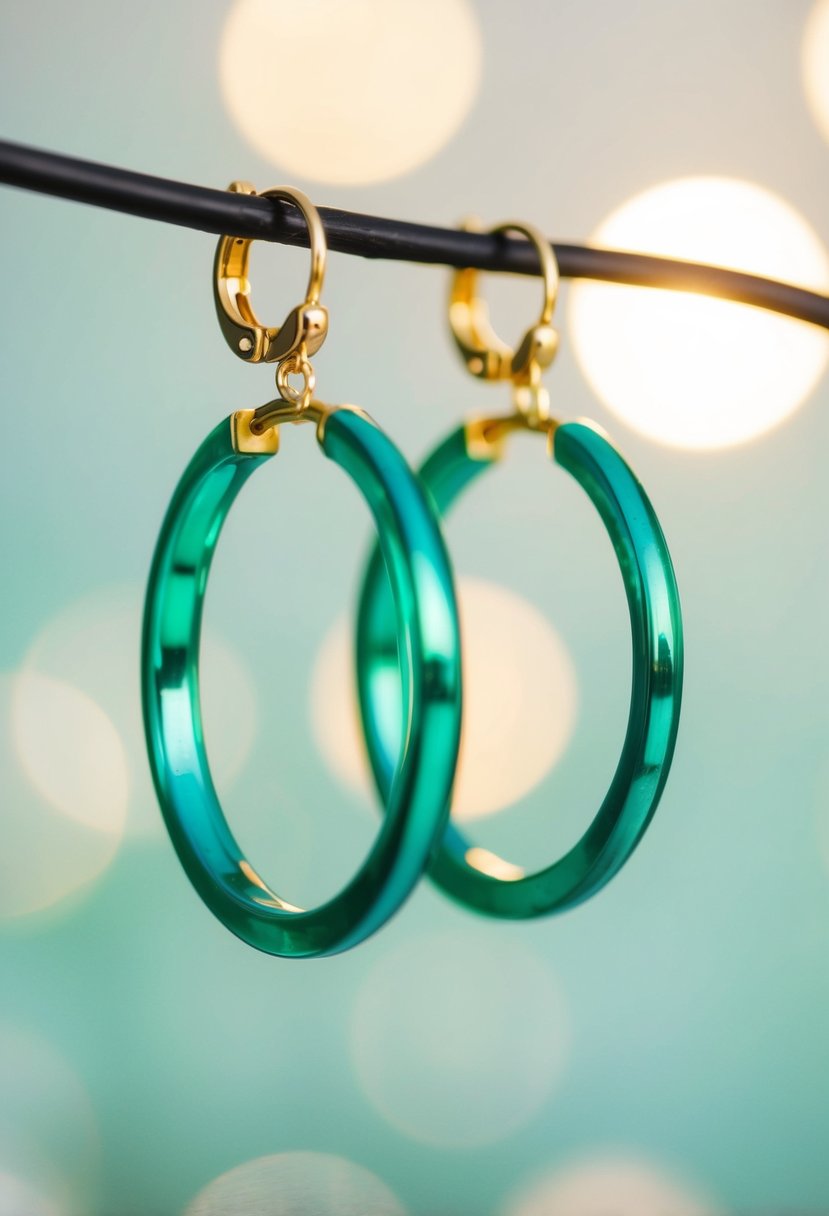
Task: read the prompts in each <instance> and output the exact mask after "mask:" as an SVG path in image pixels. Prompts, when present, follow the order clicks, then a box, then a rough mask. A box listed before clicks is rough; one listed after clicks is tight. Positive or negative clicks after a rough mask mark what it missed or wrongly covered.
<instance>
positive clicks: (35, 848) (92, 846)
mask: <svg viewBox="0 0 829 1216" xmlns="http://www.w3.org/2000/svg"><path fill="white" fill-rule="evenodd" d="M39 709H41V710H42V711H43V723H42V726H43V733H42V734H41V735H39V734H38V717H37V714H38V710H39ZM64 714H65V715H66V717H63V715H64ZM101 743H103V744H104V745H105V746H104V750H103V751H102V752H101V754H100V756H96V754H95V749H96V747H98V746H100V745H101ZM90 757H92V761H91V763H90ZM99 760H100V765H101V767H100V770H99V769H98V767H97V766H98V762H99ZM33 778H34V780H33ZM0 805H2V807H3V839H4V846H3V849H2V852H0V919H10V918H15V917H19V916H25V915H28V914H30V913H32V912H39V911H42V910H43V909H45V908H49V907H51V906H53V905H54V904H57V903H59V902H60V901H61V900H63V899H65V898H66V897H67V896H69V895H71V894H73V893H74V892H76V891H78V890H79V889H81V888H82V887H85V886H87V885H88V884H89V883H91V882H92V881H93V880H95V879H96V878H98V877H99V876H100V875H101V874H102V873H103V872H104V870H105V869H106V868H107V866H108V865H109V864H110V863H111V862H112V860H113V858H114V857H115V854H116V852H117V850H118V846H119V844H120V843H121V839H122V836H123V832H124V822H125V818H124V816H125V807H126V773H125V769H124V766H123V750H122V749H121V745H120V741H119V739H118V736H117V733H116V732H115V730H114V727H113V726H112V723H111V722H109V720H108V719H107V717H106V715H105V714H104V712H103V710H102V709H101V708H100V707H99V706H97V705H96V704H95V703H94V702H93V701H91V700H90V698H89V697H87V696H86V695H85V694H84V693H82V692H80V691H79V690H78V689H75V688H73V687H72V686H71V685H67V684H65V683H62V682H61V683H59V682H57V681H54V680H49V679H46V678H44V677H40V676H34V675H32V674H31V673H24V674H22V675H17V676H15V675H2V676H0Z"/></svg>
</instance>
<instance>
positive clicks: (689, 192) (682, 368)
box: [570, 177, 829, 449]
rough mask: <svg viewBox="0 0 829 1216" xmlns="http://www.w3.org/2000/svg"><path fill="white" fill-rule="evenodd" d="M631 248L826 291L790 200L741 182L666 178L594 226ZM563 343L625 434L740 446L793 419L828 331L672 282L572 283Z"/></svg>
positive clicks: (599, 239)
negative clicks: (664, 285)
mask: <svg viewBox="0 0 829 1216" xmlns="http://www.w3.org/2000/svg"><path fill="white" fill-rule="evenodd" d="M592 240H593V242H594V243H595V244H597V245H603V246H608V247H610V248H615V249H632V250H638V251H640V252H645V253H654V254H660V255H663V256H666V257H677V258H682V259H686V260H692V261H702V262H710V263H714V264H716V265H720V266H726V267H729V268H731V269H735V270H744V271H749V272H751V273H753V274H759V275H765V276H768V277H771V278H775V279H782V280H786V281H789V282H792V283H796V284H798V285H800V286H804V287H809V288H812V289H815V290H817V291H822V292H825V291H826V290H827V287H829V261H828V260H827V255H826V250H825V249H824V247H823V245H822V243H821V241H820V240H819V238H818V237H817V236H816V234H815V233H814V232H813V231H812V229H811V228H810V227H809V225H808V224H807V223H806V221H805V220H804V219H803V217H802V216H800V215H799V214H798V213H797V212H796V211H795V210H794V208H792V207H791V206H789V204H788V203H785V202H784V201H783V200H782V199H780V198H778V197H777V196H776V195H774V194H772V193H771V192H770V191H768V190H765V189H762V188H761V187H760V186H756V185H754V184H752V183H750V182H744V181H735V180H731V179H729V178H718V177H699V178H684V179H681V180H678V181H672V182H666V183H664V184H662V185H659V186H655V187H654V188H652V189H650V190H646V191H645V192H644V193H643V194H640V195H637V196H636V197H635V198H633V199H631V200H630V201H629V202H627V203H625V204H624V205H623V206H621V207H620V208H619V209H618V210H617V211H615V212H614V213H613V214H612V215H611V216H609V217H608V219H606V220H605V221H604V223H602V224H601V225H600V227H599V228H598V230H597V231H596V232H595V233H594V234H593V238H592ZM570 327H571V333H572V341H573V347H574V349H575V353H576V357H577V359H578V361H579V364H580V365H581V368H582V370H583V372H584V374H585V376H586V377H587V379H588V381H589V382H590V385H591V386H592V388H593V389H594V391H595V392H596V394H597V395H598V396H599V397H600V398H601V399H602V401H604V403H605V404H606V405H607V407H608V408H609V409H610V410H612V411H613V413H614V414H616V415H618V417H620V418H621V419H622V420H623V421H624V422H626V423H627V424H628V425H629V426H631V427H633V429H634V430H636V431H639V432H640V433H641V434H643V435H646V436H648V437H649V438H651V439H655V440H657V441H658V442H660V443H665V444H669V445H672V446H675V447H684V448H697V449H699V448H722V447H729V446H731V445H734V444H739V443H745V442H747V441H749V440H751V439H755V438H756V437H757V436H758V435H762V434H764V433H765V432H767V431H769V430H771V429H772V428H773V427H775V426H777V425H779V424H780V423H781V422H782V421H783V420H784V419H786V418H787V417H789V415H791V414H792V413H793V411H794V410H796V409H797V407H798V406H799V405H800V404H801V403H802V402H803V401H804V400H805V399H806V398H807V397H808V396H809V394H810V393H811V392H812V390H813V389H814V387H815V385H816V384H817V382H818V380H819V379H820V377H821V375H822V374H823V372H824V369H825V367H826V362H827V357H829V335H827V334H826V333H825V332H824V331H823V330H820V329H818V328H817V327H815V326H811V325H806V324H804V323H803V322H800V321H795V320H792V319H791V318H788V317H781V316H777V315H775V314H773V313H770V312H765V311H763V310H762V309H759V308H750V307H747V306H745V305H740V304H734V303H732V302H730V301H726V300H713V299H707V298H704V297H701V296H695V295H687V294H682V293H679V292H666V291H661V290H660V291H654V290H652V289H650V288H634V287H625V286H620V285H618V284H607V283H589V282H581V283H577V284H576V285H575V286H574V288H573V291H572V295H571V300H570Z"/></svg>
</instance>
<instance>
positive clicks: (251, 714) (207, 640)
mask: <svg viewBox="0 0 829 1216" xmlns="http://www.w3.org/2000/svg"><path fill="white" fill-rule="evenodd" d="M142 602H143V589H142V588H141V587H137V586H136V587H133V586H123V585H117V586H111V587H104V588H102V589H100V590H97V591H94V592H92V593H91V594H90V595H88V596H85V597H84V598H83V599H81V600H77V601H75V602H74V603H72V604H70V605H68V606H67V607H66V608H64V609H63V610H62V611H61V612H59V613H58V614H57V615H56V616H55V617H53V618H52V620H50V621H49V622H48V623H47V624H46V626H45V627H44V628H43V629H42V630H41V632H40V633H39V634H38V635H37V637H36V638H35V639H34V641H33V643H32V645H31V646H30V648H29V651H28V653H27V655H26V657H25V660H24V664H23V669H22V671H23V673H28V674H29V675H31V676H33V677H39V678H47V679H50V680H56V681H62V682H65V683H68V684H71V685H72V686H73V687H74V688H75V689H77V690H80V692H81V693H83V694H86V696H87V697H90V698H92V700H93V701H94V702H95V703H96V704H97V705H98V706H100V707H101V709H102V710H103V711H104V712H105V713H106V715H107V718H108V719H109V720H110V721H111V722H112V724H113V726H114V728H115V729H116V730H117V732H118V735H119V737H120V740H121V742H122V744H123V747H124V750H125V755H126V765H127V781H128V786H129V793H130V797H129V807H128V815H127V821H126V830H127V832H128V834H129V835H131V836H143V835H151V834H154V833H156V832H163V830H164V828H163V824H162V820H161V814H160V812H159V810H158V804H157V800H156V796H155V792H154V790H153V787H152V781H151V779H150V771H149V767H148V764H147V750H146V745H145V742H144V728H143V725H142V722H141V683H140V671H139V654H140V649H141V607H142ZM201 675H202V688H201V692H202V697H201V701H202V717H203V720H204V732H205V738H206V740H207V746H208V752H209V755H210V768H211V772H212V773H213V776H214V778H215V780H216V783H217V785H218V787H219V789H220V791H221V790H222V788H223V787H226V786H227V785H229V784H230V783H231V782H232V780H233V779H234V777H235V776H236V775H237V774H238V773H239V772H240V771H241V769H242V767H243V766H244V764H245V762H246V760H247V758H248V755H249V754H250V750H251V747H252V745H253V741H254V738H255V736H256V727H257V718H258V711H257V701H256V693H255V689H254V685H253V680H252V677H251V675H250V672H249V671H248V669H247V667H246V666H245V664H244V663H243V661H242V659H241V658H240V657H239V656H238V655H237V653H236V652H235V651H234V650H233V649H231V647H230V646H228V645H227V643H225V642H224V641H223V640H222V639H220V638H218V637H216V635H215V634H214V633H213V632H212V631H211V630H209V629H205V630H203V634H202V661H201ZM55 712H57V707H56V706H53V708H52V711H51V713H52V714H54V713H55ZM32 725H33V727H34V725H35V723H34V722H33V723H32ZM56 742H58V743H59V740H56ZM32 745H33V746H37V741H36V738H35V737H34V735H33V736H32Z"/></svg>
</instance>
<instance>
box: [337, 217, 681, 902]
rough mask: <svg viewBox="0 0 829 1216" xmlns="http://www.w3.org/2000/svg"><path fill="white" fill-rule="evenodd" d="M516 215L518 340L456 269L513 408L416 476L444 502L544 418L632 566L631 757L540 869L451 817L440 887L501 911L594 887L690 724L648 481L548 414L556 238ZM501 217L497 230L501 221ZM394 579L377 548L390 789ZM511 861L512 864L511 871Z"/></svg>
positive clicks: (591, 431) (464, 327)
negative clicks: (504, 335)
mask: <svg viewBox="0 0 829 1216" xmlns="http://www.w3.org/2000/svg"><path fill="white" fill-rule="evenodd" d="M507 228H509V229H517V230H518V231H519V232H523V233H524V234H525V235H526V236H528V238H529V239H530V240H531V241H533V243H534V244H535V246H536V248H537V250H538V252H539V257H540V258H541V261H542V267H543V269H544V279H545V307H544V311H543V312H542V315H541V319H540V321H539V323H538V324H537V325H536V326H535V327H534V328H533V329H531V330H530V331H529V332H528V333H527V335H525V338H524V340H523V342H522V343H521V344H520V346H519V349H518V351H517V352H516V353H515V354H513V353H512V352H511V351H509V349H508V348H506V347H505V346H504V344H503V343H501V342H500V341H499V340H498V339H497V337H496V336H495V335H494V334H493V333H492V331H491V329H490V328H489V323H488V317H487V312H486V305H485V302H484V301H483V300H481V299H480V298H479V297H478V296H476V294H475V290H474V287H475V277H476V272H474V271H468V270H464V271H460V272H458V274H457V275H456V276H455V279H454V282H453V292H452V305H451V314H450V315H451V322H452V328H453V332H454V334H455V338H456V341H457V343H458V346H459V347H460V349H461V352H462V353H463V355H464V358H465V360H466V362H467V366H468V367H470V369H471V370H472V371H473V374H475V375H479V376H481V377H482V378H485V379H511V380H512V381H513V384H514V387H515V398H514V399H515V405H516V410H515V413H513V414H511V415H509V416H507V417H504V418H500V417H494V418H485V419H480V420H477V421H475V422H472V423H469V424H468V425H467V426H465V427H461V428H459V429H458V430H456V431H454V432H453V433H452V434H451V435H449V436H448V438H447V439H446V440H445V441H444V442H443V443H442V444H440V446H439V447H438V448H437V449H436V450H435V451H434V452H433V453H432V455H431V456H430V457H429V458H428V459H427V461H426V462H425V464H424V465H423V467H422V468H421V469H420V472H419V476H420V478H421V481H422V482H423V484H424V485H425V486H426V488H427V490H428V491H429V494H430V495H431V497H432V500H433V502H434V503H435V506H436V507H437V509H438V511H440V513H441V514H445V513H446V511H447V510H448V509H449V508H450V507H451V505H452V503H453V502H454V501H455V499H457V498H458V497H459V496H460V495H461V493H462V492H463V491H464V490H465V489H466V488H467V486H468V485H469V484H470V483H471V482H472V481H473V480H474V479H475V478H476V477H478V476H479V475H480V474H481V473H482V472H483V471H484V470H485V469H488V468H491V467H492V464H493V463H494V462H495V461H496V460H497V459H498V458H499V457H500V456H501V455H502V454H503V450H504V447H505V443H506V441H507V439H508V437H509V436H510V434H511V433H512V432H514V431H516V430H529V431H534V432H540V433H542V434H544V435H546V437H547V444H548V451H549V454H550V456H551V457H552V458H553V459H554V460H555V462H556V463H557V464H559V465H561V467H562V468H564V469H566V470H567V471H568V472H569V473H570V474H571V475H572V476H573V477H574V478H575V479H576V481H577V482H578V483H579V484H580V485H581V486H582V488H583V489H584V490H585V491H586V493H587V494H588V496H589V497H590V499H591V501H592V502H593V504H594V505H595V507H596V509H597V510H598V512H599V514H600V516H601V518H602V520H603V522H604V524H605V527H606V528H607V531H608V533H609V535H610V539H611V541H612V543H613V547H614V550H615V552H616V557H617V559H618V561H619V565H620V568H621V572H622V578H623V580H624V585H625V592H626V595H627V602H628V609H629V612H630V624H631V635H632V643H633V684H632V690H631V705H630V715H629V718H628V726H627V732H626V735H625V741H624V745H623V748H622V754H621V758H620V760H619V764H618V766H617V769H616V773H615V775H614V777H613V780H612V782H611V785H610V788H609V790H608V792H607V795H606V797H605V799H604V801H603V802H602V804H601V806H600V808H599V810H598V812H597V814H596V815H595V817H594V819H593V821H592V823H591V824H590V826H589V827H588V829H587V831H586V832H585V833H584V835H583V836H582V838H581V839H580V840H579V842H578V843H577V844H576V845H575V846H574V847H573V848H572V849H571V850H570V851H569V852H568V853H567V854H565V856H564V857H562V858H561V859H560V860H559V861H557V862H555V863H554V864H552V865H550V866H548V867H546V868H545V869H542V870H539V871H537V872H535V873H532V874H524V873H523V872H521V871H520V870H517V867H515V866H512V865H509V864H504V865H501V864H499V862H500V859H498V858H494V857H493V855H492V854H489V853H487V854H486V855H485V856H482V852H483V851H481V850H476V849H474V848H473V847H471V846H470V843H469V841H468V840H467V839H466V838H465V837H464V836H463V835H462V834H461V833H460V832H459V831H458V830H457V828H455V827H454V826H451V825H450V827H449V828H448V829H447V832H446V835H445V837H444V840H443V845H442V847H441V849H440V851H439V852H438V853H437V855H436V857H435V860H434V861H433V863H432V866H431V870H430V877H431V878H432V879H433V880H434V881H435V882H436V883H437V884H438V886H439V887H441V889H442V890H443V891H445V892H446V893H447V894H448V895H450V896H452V897H453V898H455V899H457V900H459V901H460V902H461V903H463V904H465V905H467V906H468V907H471V908H473V909H475V910H476V911H478V912H481V913H485V914H488V915H491V916H497V917H504V918H515V919H519V918H528V917H537V916H544V915H548V914H551V913H554V912H560V911H563V910H564V909H566V908H569V907H572V906H574V905H576V904H578V903H580V902H581V901H583V900H585V899H587V898H588V897H589V896H591V895H593V894H594V893H595V892H597V891H598V890H599V889H600V888H601V887H602V886H604V884H605V883H607V882H608V881H609V880H610V879H611V878H612V877H613V876H614V874H616V873H617V872H618V871H619V869H620V868H621V867H622V865H624V863H625V861H626V860H627V859H628V857H629V856H630V855H631V853H632V852H633V850H634V848H635V847H636V845H637V844H638V842H639V841H640V840H641V838H642V836H643V834H644V832H645V830H646V828H647V826H648V824H649V823H650V820H651V818H652V816H653V814H654V812H655V810H656V807H657V804H658V802H659V798H660V796H661V794H662V790H663V788H664V785H665V781H666V779H667V776H668V771H669V769H670V765H671V759H672V757H673V752H674V746H675V743H676V735H677V729H678V725H679V711H680V702H681V696H682V673H683V637H682V617H681V611H680V604H679V594H678V591H677V586H676V579H675V577H674V571H673V566H672V563H671V558H670V554H669V552H668V548H667V545H666V543H665V538H664V536H663V534H662V530H661V528H660V526H659V522H658V520H657V518H656V514H655V512H654V510H653V507H652V506H651V504H650V501H649V500H648V497H647V495H646V494H645V492H644V490H643V489H642V486H641V485H640V484H639V482H638V481H637V479H636V477H635V476H634V474H633V473H632V471H631V470H630V468H629V467H628V465H627V464H626V463H625V461H624V460H623V459H622V457H621V456H620V455H619V453H618V452H617V451H616V450H615V448H614V447H613V446H612V444H611V443H610V442H609V440H608V439H607V437H606V436H605V435H604V434H603V433H602V432H601V431H600V430H599V429H598V428H597V427H595V426H593V425H592V424H587V423H581V422H577V423H565V424H561V425H560V424H558V423H556V422H555V421H553V420H552V419H551V418H550V417H549V406H548V401H547V398H546V393H545V392H544V389H543V388H542V386H541V384H540V370H541V368H542V367H543V366H546V365H548V364H549V363H550V362H551V361H552V358H553V356H554V354H555V350H556V346H557V338H556V336H555V331H552V330H551V327H550V320H551V316H552V306H553V303H554V300H555V291H556V284H557V272H556V268H555V265H554V261H553V258H552V252H551V250H550V246H549V245H548V244H547V242H546V240H545V239H544V237H543V236H542V235H541V234H540V233H539V232H537V231H536V230H535V229H533V228H531V227H529V226H528V225H523V224H520V225H519V224H507V225H502V226H501V229H507ZM496 231H497V230H496ZM390 621H391V618H390V613H389V593H388V584H387V580H386V577H385V574H384V571H383V567H382V562H381V559H380V555H379V554H378V553H377V552H375V553H374V554H373V555H372V557H371V559H370V560H369V563H368V566H367V569H366V573H365V577H364V582H363V586H362V590H361V594H360V601H359V607H358V617H357V685H358V694H359V705H360V712H361V716H362V722H363V728H364V733H365V739H366V746H367V750H368V756H369V761H370V764H371V768H372V772H373V775H374V780H375V783H376V785H377V788H378V790H379V793H380V796H381V798H382V799H383V801H384V802H386V800H387V799H388V797H389V794H390V791H391V788H392V779H393V773H394V769H395V764H396V760H397V750H398V744H399V739H400V735H399V733H396V732H395V731H393V730H389V728H388V725H387V721H386V720H385V719H384V717H383V714H382V702H381V696H382V697H384V698H385V699H386V702H388V698H389V696H390V693H389V688H390V686H393V681H394V679H395V678H399V677H397V668H396V666H395V665H394V659H393V652H392V648H391V640H392V637H393V632H392V630H391V626H390ZM501 875H505V876H501Z"/></svg>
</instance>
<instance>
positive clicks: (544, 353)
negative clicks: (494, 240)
mask: <svg viewBox="0 0 829 1216" xmlns="http://www.w3.org/2000/svg"><path fill="white" fill-rule="evenodd" d="M462 227H463V228H464V229H465V230H466V231H467V232H480V231H483V229H482V228H481V227H480V225H479V224H478V223H477V222H476V221H474V220H466V221H465V222H464V223H463V225H462ZM489 231H490V232H491V233H508V232H518V233H521V234H522V235H523V236H525V237H526V238H527V240H528V241H530V242H531V243H532V245H533V246H534V247H535V249H536V251H537V253H538V260H539V263H540V269H541V278H542V284H543V290H544V298H543V303H542V308H541V312H540V314H539V317H538V320H537V321H535V323H534V324H533V325H531V326H530V328H529V329H528V330H527V331H526V333H525V334H524V336H523V338H522V339H521V341H520V342H519V343H518V345H517V346H516V347H515V349H513V348H512V347H511V346H507V344H506V343H505V342H504V341H502V339H501V338H500V337H499V336H498V334H497V333H496V332H495V330H494V328H493V326H492V324H491V322H490V319H489V307H488V305H487V302H486V300H485V299H484V298H483V296H482V295H481V294H480V293H479V291H478V280H479V277H480V271H478V270H477V269H475V268H474V267H468V268H466V269H464V270H458V271H456V272H455V273H454V274H453V276H452V283H451V288H450V294H449V325H450V327H451V330H452V335H453V337H454V339H455V344H456V345H457V347H458V350H459V351H460V353H461V356H462V358H463V360H464V363H465V364H466V367H467V369H468V371H469V372H470V373H471V374H472V375H473V376H475V377H477V378H478V379H481V380H511V381H512V384H513V388H514V394H513V395H514V401H515V405H516V408H517V409H518V410H519V411H520V412H522V413H537V414H545V413H546V411H547V410H548V408H549V403H548V401H547V399H546V392H545V390H544V388H543V386H542V385H541V372H542V371H543V369H544V368H546V367H549V366H550V364H551V363H552V361H553V359H554V358H555V356H556V352H557V350H558V344H559V342H558V332H557V331H556V330H555V329H554V327H553V325H552V319H553V311H554V309H555V305H556V300H557V298H558V286H559V271H558V262H557V260H556V256H555V254H554V252H553V249H552V246H551V245H550V242H549V241H548V240H547V238H546V237H545V236H544V234H543V233H542V232H541V231H540V230H539V229H538V228H536V227H534V225H532V224H525V223H523V222H520V221H517V220H506V221H504V222H503V223H501V224H496V225H495V227H493V228H490V229H489Z"/></svg>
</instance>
